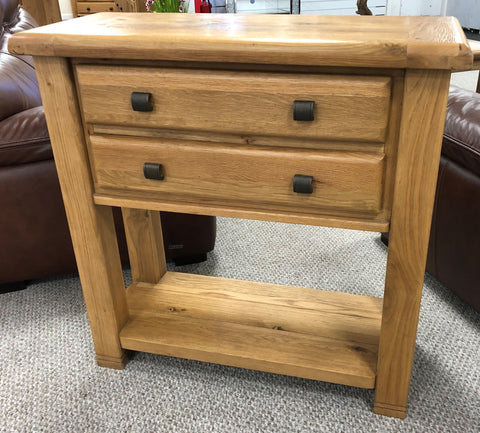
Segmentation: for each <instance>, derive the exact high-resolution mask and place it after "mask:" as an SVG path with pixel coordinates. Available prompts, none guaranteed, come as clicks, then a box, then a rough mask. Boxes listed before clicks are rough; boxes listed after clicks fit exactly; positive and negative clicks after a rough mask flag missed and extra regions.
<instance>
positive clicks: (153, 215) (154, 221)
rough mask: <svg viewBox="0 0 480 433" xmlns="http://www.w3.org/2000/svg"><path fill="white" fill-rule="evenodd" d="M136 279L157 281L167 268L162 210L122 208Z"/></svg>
mask: <svg viewBox="0 0 480 433" xmlns="http://www.w3.org/2000/svg"><path fill="white" fill-rule="evenodd" d="M122 216H123V225H124V226H125V235H126V238H127V245H128V255H129V258H130V268H131V270H132V278H133V281H134V282H138V281H143V282H146V283H157V282H158V281H159V280H160V278H161V277H162V276H163V275H164V274H165V272H166V271H167V265H166V263H165V251H164V249H163V233H162V223H161V221H160V214H159V213H158V212H153V211H149V210H141V209H129V208H122Z"/></svg>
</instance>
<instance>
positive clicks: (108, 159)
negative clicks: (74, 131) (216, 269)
mask: <svg viewBox="0 0 480 433" xmlns="http://www.w3.org/2000/svg"><path fill="white" fill-rule="evenodd" d="M90 141H91V150H92V157H93V161H94V170H95V178H96V180H97V184H96V185H97V187H96V189H97V191H100V190H101V189H102V188H108V189H110V190H112V191H113V190H114V191H116V193H117V195H121V194H122V192H123V191H139V192H144V193H147V192H151V197H152V199H153V198H155V199H157V200H162V199H166V200H175V201H177V202H182V201H187V202H191V203H193V202H198V203H203V202H205V201H206V200H207V199H210V200H211V201H212V202H213V203H218V204H222V205H231V206H235V204H236V205H237V206H242V207H244V208H251V209H255V210H262V208H265V207H266V208H270V209H275V207H276V205H280V207H281V208H288V209H292V210H295V209H297V208H300V209H302V211H303V212H305V213H306V212H308V211H309V210H311V211H312V212H317V213H318V212H323V213H328V212H329V213H331V214H333V215H334V214H335V210H336V209H340V210H344V211H345V210H350V211H352V212H353V213H358V212H364V213H370V214H371V215H375V214H377V213H378V212H379V211H380V210H381V209H382V201H381V200H382V196H383V175H384V167H383V164H384V155H382V154H362V153H341V152H339V153H337V152H315V151H310V150H295V151H291V150H289V149H274V148H270V147H265V148H261V147H253V146H237V145H230V146H229V145H220V144H212V143H201V142H183V141H173V140H172V141H169V140H160V139H155V140H151V139H145V138H133V137H113V136H90ZM145 162H153V163H160V164H162V167H163V171H164V175H165V178H164V180H163V181H158V180H150V179H145V177H144V174H143V164H144V163H145ZM295 174H304V175H308V176H313V178H314V181H313V193H312V194H299V193H295V192H293V176H294V175H295Z"/></svg>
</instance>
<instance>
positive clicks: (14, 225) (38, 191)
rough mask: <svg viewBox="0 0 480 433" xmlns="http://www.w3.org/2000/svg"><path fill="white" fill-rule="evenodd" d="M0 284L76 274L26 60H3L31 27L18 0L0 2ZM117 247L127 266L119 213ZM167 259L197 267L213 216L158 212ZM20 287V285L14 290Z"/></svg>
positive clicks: (209, 240)
mask: <svg viewBox="0 0 480 433" xmlns="http://www.w3.org/2000/svg"><path fill="white" fill-rule="evenodd" d="M0 19H1V22H2V25H1V28H0V32H1V34H0V44H1V45H0V284H2V283H8V284H3V288H2V290H0V291H6V290H8V288H13V287H14V286H15V285H14V284H12V282H19V281H25V280H31V279H38V278H43V277H47V276H52V275H57V274H64V273H70V272H75V271H76V265H75V259H74V254H73V248H72V244H71V239H70V234H69V231H68V226H67V220H66V216H65V211H64V208H63V203H62V198H61V193H60V187H59V183H58V178H57V173H56V169H55V165H54V161H53V156H52V149H51V146H50V140H49V136H48V130H47V126H46V123H45V116H44V113H43V107H42V105H41V104H42V102H41V99H40V94H39V91H38V84H37V80H36V75H35V69H34V65H33V61H32V58H31V57H29V56H14V55H11V54H9V53H8V50H7V42H8V38H9V36H10V35H11V34H12V33H15V32H18V31H21V30H26V29H29V28H32V27H35V26H36V22H35V20H34V19H33V18H32V17H31V16H30V15H29V13H28V12H26V11H25V10H23V9H20V8H19V7H18V0H0ZM115 220H116V224H117V233H118V238H119V247H120V251H121V255H122V260H123V262H124V263H126V262H127V261H128V254H127V252H126V246H125V234H124V231H123V224H122V218H121V213H120V212H119V210H116V212H115ZM162 224H163V234H164V243H165V251H166V255H167V258H169V259H174V260H176V262H177V264H182V263H188V262H196V261H200V260H204V259H205V258H206V253H207V252H208V251H211V250H212V249H213V248H214V244H215V230H216V220H215V218H214V217H208V216H199V215H182V214H173V213H162ZM17 285H18V286H21V284H17Z"/></svg>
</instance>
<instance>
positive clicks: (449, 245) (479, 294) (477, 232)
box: [382, 86, 480, 312]
mask: <svg viewBox="0 0 480 433" xmlns="http://www.w3.org/2000/svg"><path fill="white" fill-rule="evenodd" d="M382 240H383V241H384V242H385V243H387V242H388V236H387V235H386V234H382ZM427 272H428V273H430V274H431V275H432V276H433V277H435V278H436V279H437V280H438V281H440V282H441V283H442V284H443V285H444V286H446V287H448V288H449V289H450V290H451V291H452V292H454V293H456V294H457V295H458V296H459V297H460V298H462V299H463V300H464V301H465V302H467V303H468V304H470V305H471V306H472V307H473V308H474V309H475V310H477V311H478V312H480V94H478V93H474V92H469V91H467V90H463V89H460V88H458V87H455V86H450V94H449V98H448V106H447V117H446V121H445V130H444V135H443V145H442V155H441V158H440V168H439V173H438V182H437V191H436V197H435V207H434V210H433V217H432V228H431V233H430V244H429V248H428V257H427Z"/></svg>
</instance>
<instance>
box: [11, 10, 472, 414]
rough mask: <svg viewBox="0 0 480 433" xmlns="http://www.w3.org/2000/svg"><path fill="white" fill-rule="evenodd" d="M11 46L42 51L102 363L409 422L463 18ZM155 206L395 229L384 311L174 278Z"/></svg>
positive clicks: (61, 27) (48, 37) (316, 22)
mask: <svg viewBox="0 0 480 433" xmlns="http://www.w3.org/2000/svg"><path fill="white" fill-rule="evenodd" d="M9 49H10V51H11V52H13V53H17V54H32V55H33V56H34V57H35V63H36V68H37V74H38V79H39V83H40V89H41V92H42V99H43V102H44V107H45V113H46V116H47V122H48V128H49V131H50V135H51V140H52V145H53V148H54V155H55V161H56V164H57V167H58V174H59V177H60V183H61V187H62V192H63V196H64V201H65V207H66V211H67V216H68V220H69V224H70V230H71V233H72V238H73V242H74V248H75V253H76V258H77V262H78V269H79V272H80V278H81V282H82V287H83V290H84V295H85V300H86V305H87V310H88V316H89V320H90V325H91V329H92V334H93V340H94V344H95V350H96V353H97V360H98V364H99V365H101V366H106V367H111V368H122V367H123V366H124V364H125V362H126V355H125V353H126V350H136V351H147V352H153V353H158V354H164V355H169V356H177V357H184V358H191V359H196V360H201V361H209V362H216V363H222V364H227V365H232V366H237V367H244V368H252V369H258V370H263V371H268V372H274V373H280V374H287V375H294V376H300V377H305V378H310V379H317V380H325V381H331V382H335V383H340V384H346V385H352V386H358V387H364V388H375V389H376V393H375V404H374V411H375V412H376V413H379V414H384V415H390V416H395V417H404V416H405V415H406V408H407V397H408V388H409V381H410V373H411V366H412V359H413V353H414V348H415V339H416V328H417V322H418V314H419V307H420V298H421V292H422V287H423V279H424V269H425V261H426V252H427V241H428V235H429V226H430V219H431V214H432V206H433V200H434V191H435V183H436V175H437V168H438V162H439V156H440V146H441V138H442V130H443V122H444V117H445V109H446V101H447V94H448V86H449V80H450V73H451V71H452V70H454V69H457V70H459V69H469V68H471V67H472V51H471V49H470V47H469V45H468V43H467V42H466V40H465V38H464V36H463V32H462V30H461V28H460V27H459V25H458V23H457V21H456V20H455V19H453V18H441V17H416V18H412V17H408V18H407V17H348V16H345V17H330V16H328V17H325V16H306V15H302V16H299V15H293V16H283V15H276V16H268V17H265V16H259V15H248V16H241V15H221V14H220V15H209V14H203V15H194V14H144V15H142V14H115V13H112V14H108V13H102V14H97V15H92V16H88V17H83V18H79V19H76V20H73V21H68V22H63V23H58V24H53V25H50V26H46V27H42V28H38V29H34V30H31V31H28V32H24V33H20V34H17V35H15V36H13V37H12V38H11V40H10V44H9ZM213 113H214V114H215V115H212V114H213ZM111 206H120V207H122V209H123V215H124V220H125V227H126V232H127V240H128V245H129V253H130V257H131V266H132V274H133V280H134V282H133V284H132V285H131V286H130V287H129V288H128V290H125V285H124V280H123V276H122V269H121V265H120V260H119V254H118V249H117V244H116V239H115V230H114V226H113V220H112V213H111ZM156 210H160V211H175V212H188V213H199V214H208V215H217V216H229V217H238V218H252V219H260V220H272V221H282V222H290V223H299V224H312V225H323V226H332V227H341V228H350V229H356V230H370V231H378V232H385V231H389V232H390V246H389V251H388V262H387V273H386V282H385V293H384V297H383V299H380V298H375V297H369V296H360V295H351V294H344V293H334V292H328V291H320V290H313V289H301V288H295V287H284V286H277V285H270V284H260V283H251V282H244V281H234V280H228V279H222V278H213V277H207V276H196V275H187V274H181V273H174V272H166V267H165V258H164V252H163V249H162V241H161V228H160V219H159V217H158V212H154V211H156Z"/></svg>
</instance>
